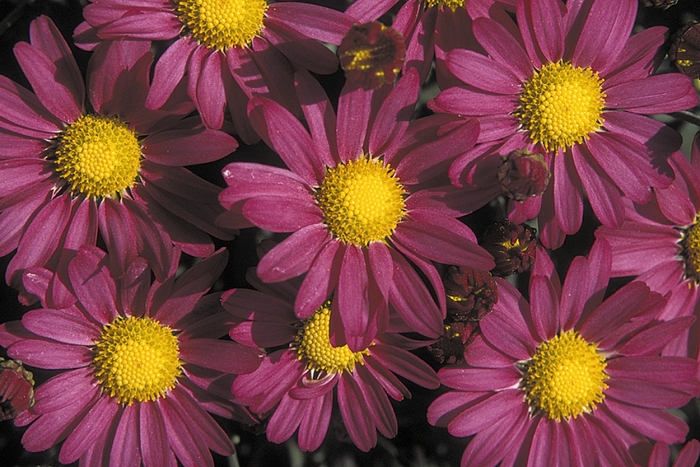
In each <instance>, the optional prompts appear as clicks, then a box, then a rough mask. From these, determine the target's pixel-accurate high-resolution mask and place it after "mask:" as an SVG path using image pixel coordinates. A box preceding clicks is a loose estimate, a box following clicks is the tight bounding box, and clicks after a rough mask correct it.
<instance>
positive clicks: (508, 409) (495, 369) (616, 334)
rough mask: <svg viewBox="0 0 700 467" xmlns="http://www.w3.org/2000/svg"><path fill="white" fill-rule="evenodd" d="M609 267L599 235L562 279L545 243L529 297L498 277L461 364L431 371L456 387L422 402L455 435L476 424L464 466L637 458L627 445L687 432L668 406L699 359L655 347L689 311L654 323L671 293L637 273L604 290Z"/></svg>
mask: <svg viewBox="0 0 700 467" xmlns="http://www.w3.org/2000/svg"><path fill="white" fill-rule="evenodd" d="M609 268H610V252H609V249H608V248H607V246H606V245H605V244H604V243H599V244H597V246H596V247H594V248H593V249H592V250H591V253H590V255H589V257H588V258H584V257H577V258H575V259H574V260H573V262H572V263H571V266H570V268H569V271H568V274H567V275H566V279H565V281H564V284H563V285H562V284H561V283H560V281H559V277H558V276H557V274H556V271H555V270H554V266H553V265H552V263H551V260H550V259H549V257H548V256H547V255H546V253H545V252H544V250H543V251H541V252H539V253H538V255H537V260H536V264H535V269H534V271H533V275H532V277H531V280H530V290H529V296H530V303H528V302H527V301H526V300H525V299H524V298H523V297H522V296H521V295H520V293H519V292H518V291H517V289H515V288H514V287H513V286H512V285H510V284H509V283H507V282H506V281H503V280H502V279H496V280H497V281H498V287H499V289H498V303H497V304H496V305H495V306H494V309H493V312H492V313H491V314H489V315H488V316H486V317H485V318H484V319H483V320H482V321H481V322H480V328H481V334H482V335H481V336H480V337H478V338H477V339H476V340H475V341H474V342H473V343H472V344H471V345H470V346H469V349H468V350H467V352H466V354H465V364H463V365H459V366H452V367H445V368H442V369H441V370H440V371H439V372H438V375H439V376H440V381H441V382H442V384H444V385H445V386H448V387H450V388H452V389H454V390H453V391H449V392H447V393H445V394H443V395H441V396H440V397H438V398H437V399H436V400H435V401H434V402H433V403H432V404H431V406H430V407H429V409H428V420H429V421H430V423H432V424H436V425H442V426H447V428H448V431H449V432H450V433H451V434H452V435H454V436H471V435H476V436H474V438H473V439H472V440H471V441H470V442H469V445H468V446H467V449H466V450H465V452H464V455H463V456H462V466H463V467H464V466H472V465H478V466H480V467H489V466H495V465H496V464H498V463H499V462H500V465H501V466H503V467H505V466H512V465H519V466H525V465H527V466H541V465H567V466H581V467H583V466H590V465H601V466H611V467H614V466H621V465H635V464H634V462H633V460H632V457H631V455H630V453H629V448H630V446H634V445H636V444H638V443H647V442H648V441H647V438H650V439H653V440H658V441H662V442H665V443H669V444H672V443H678V442H682V441H684V440H685V435H686V433H687V431H688V427H687V426H686V424H685V422H683V421H682V420H681V419H679V418H677V417H676V416H675V415H672V414H671V413H669V412H667V411H666V409H671V408H677V407H680V406H682V405H684V404H685V403H687V402H688V400H689V399H690V398H691V397H692V396H694V395H695V394H696V393H697V390H698V388H699V387H700V385H699V384H698V381H697V380H696V379H695V372H696V370H697V366H698V363H697V361H695V360H694V359H691V358H685V357H664V356H660V355H659V352H660V350H661V348H662V347H663V346H664V345H665V344H666V343H667V342H668V341H669V340H671V339H673V338H675V337H676V336H677V335H678V334H679V333H681V332H684V331H687V328H688V326H689V325H690V322H691V321H692V318H679V319H677V320H672V321H668V322H663V323H659V322H655V321H654V319H655V318H656V316H657V314H658V313H659V311H660V310H661V308H662V307H663V306H664V304H665V303H666V300H665V298H663V297H662V296H661V295H660V294H658V293H656V292H652V291H650V290H649V288H648V287H647V286H646V285H645V284H643V283H641V282H633V283H631V284H628V285H626V286H624V287H622V288H620V289H619V290H618V291H616V292H615V293H614V294H612V295H611V296H609V297H608V298H607V299H605V300H604V299H603V297H604V293H605V288H606V286H607V283H608V279H609ZM591 446H595V449H591Z"/></svg>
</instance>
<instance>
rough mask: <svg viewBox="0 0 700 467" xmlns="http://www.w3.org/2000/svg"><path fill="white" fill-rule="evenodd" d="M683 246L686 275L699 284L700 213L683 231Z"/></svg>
mask: <svg viewBox="0 0 700 467" xmlns="http://www.w3.org/2000/svg"><path fill="white" fill-rule="evenodd" d="M681 247H682V255H683V258H685V276H686V277H687V278H689V279H693V280H694V281H695V283H696V284H698V283H700V215H699V216H697V217H696V218H695V223H694V224H693V225H691V226H690V227H688V228H687V229H686V230H685V232H684V233H683V238H682V239H681Z"/></svg>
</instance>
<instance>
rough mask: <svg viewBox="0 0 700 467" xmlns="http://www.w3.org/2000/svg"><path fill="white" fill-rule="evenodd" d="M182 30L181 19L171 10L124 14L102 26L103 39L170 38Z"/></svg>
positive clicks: (100, 31)
mask: <svg viewBox="0 0 700 467" xmlns="http://www.w3.org/2000/svg"><path fill="white" fill-rule="evenodd" d="M181 30H182V23H181V22H180V20H179V19H178V18H177V16H175V15H174V14H173V12H169V11H151V12H148V14H136V15H124V16H122V17H121V18H119V19H118V20H116V21H113V22H111V23H110V24H107V25H105V26H103V27H101V28H100V30H99V32H98V35H99V37H100V38H101V39H121V38H129V39H139V40H168V39H173V38H174V37H177V35H178V34H180V31H181Z"/></svg>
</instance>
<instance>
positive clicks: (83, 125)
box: [54, 115, 142, 198]
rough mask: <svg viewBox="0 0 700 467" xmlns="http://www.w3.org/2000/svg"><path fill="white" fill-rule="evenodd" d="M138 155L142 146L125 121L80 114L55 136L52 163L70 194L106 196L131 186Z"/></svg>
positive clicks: (135, 176)
mask: <svg viewBox="0 0 700 467" xmlns="http://www.w3.org/2000/svg"><path fill="white" fill-rule="evenodd" d="M141 158H142V156H141V145H140V144H139V141H138V138H137V137H136V134H135V133H134V132H133V131H131V130H130V129H129V127H128V126H127V125H126V123H124V122H123V121H121V120H119V119H118V118H114V117H105V116H102V115H83V116H82V117H80V118H79V119H78V120H76V121H75V122H74V123H71V124H70V125H68V127H67V128H66V129H65V130H63V131H62V132H61V133H60V134H59V135H58V138H57V145H56V159H55V160H54V163H55V164H56V172H57V173H58V175H59V177H61V178H62V179H63V180H65V181H66V182H67V183H68V185H69V186H70V189H71V191H72V192H73V194H82V195H85V196H87V197H89V198H105V197H108V196H114V195H118V194H119V193H121V192H122V191H124V190H125V189H127V188H130V187H131V186H133V185H134V183H135V182H136V178H137V176H138V171H139V168H140V167H141Z"/></svg>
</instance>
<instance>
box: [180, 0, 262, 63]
mask: <svg viewBox="0 0 700 467" xmlns="http://www.w3.org/2000/svg"><path fill="white" fill-rule="evenodd" d="M176 3H177V6H176V7H175V11H176V13H177V15H178V17H179V18H180V21H182V24H184V25H185V26H186V28H187V31H188V32H189V33H190V34H191V35H192V37H194V38H195V39H196V40H197V42H199V43H200V44H202V45H204V46H205V47H208V48H210V49H214V50H224V51H225V50H226V49H228V48H229V47H245V46H249V45H250V44H251V42H252V41H253V38H254V37H255V36H257V35H258V34H260V33H261V31H262V29H263V17H264V16H265V12H266V11H267V2H266V1H265V0H179V1H177V2H176Z"/></svg>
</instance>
